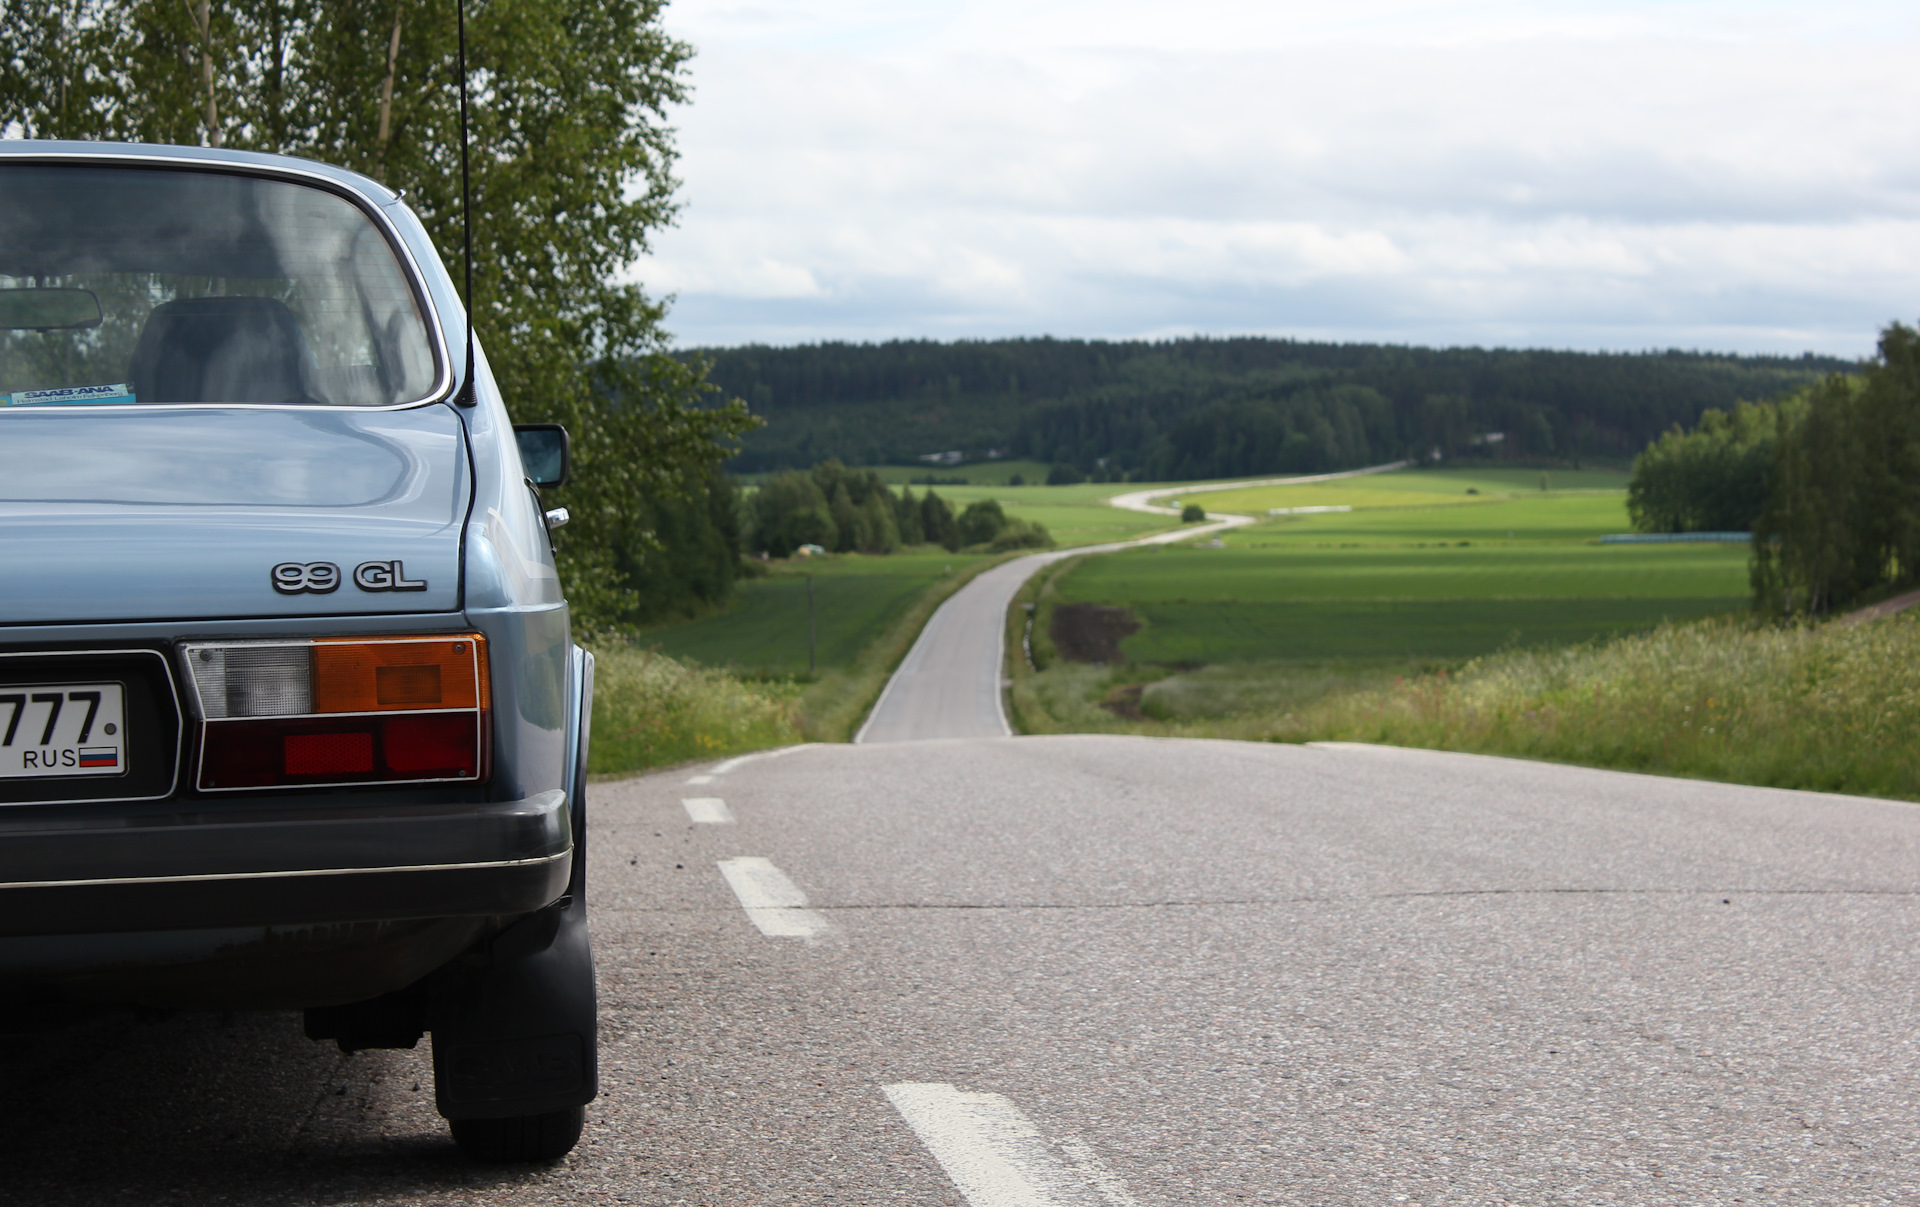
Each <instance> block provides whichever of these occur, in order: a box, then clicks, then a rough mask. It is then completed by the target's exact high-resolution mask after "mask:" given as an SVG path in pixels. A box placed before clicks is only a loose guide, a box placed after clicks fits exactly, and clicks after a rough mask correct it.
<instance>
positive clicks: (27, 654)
mask: <svg viewBox="0 0 1920 1207" xmlns="http://www.w3.org/2000/svg"><path fill="white" fill-rule="evenodd" d="M135 654H146V655H148V656H149V657H153V658H158V659H159V660H160V677H161V678H162V679H165V680H166V681H167V694H168V695H170V696H172V697H173V716H174V723H175V725H176V726H177V727H178V731H177V732H176V733H175V735H174V751H173V778H172V779H171V780H169V781H168V782H167V790H166V791H165V792H162V793H160V794H159V795H158V796H84V797H80V798H78V799H73V800H61V799H54V800H15V801H7V802H6V803H5V804H0V809H18V808H22V807H26V806H32V805H111V804H116V803H120V802H125V801H142V800H165V799H167V798H168V797H169V796H172V795H173V794H174V793H175V792H177V791H178V790H179V788H180V772H181V770H182V769H183V764H185V763H186V761H187V752H186V743H185V742H183V741H181V740H180V739H181V738H182V737H184V736H185V732H186V728H187V720H188V717H187V710H186V706H185V705H183V704H182V703H181V701H180V685H179V684H178V683H176V682H174V678H173V666H172V664H171V663H170V661H169V660H168V658H167V656H166V655H165V654H163V653H161V652H160V651H159V650H147V649H131V650H129V649H118V650H112V649H108V650H0V658H101V657H116V658H125V657H129V656H131V655H135ZM196 703H197V701H196ZM127 754H128V756H129V758H128V761H129V762H131V761H132V758H131V756H132V754H133V750H132V748H131V747H129V748H128V750H127ZM128 770H132V768H128ZM22 778H27V777H22ZM59 778H61V779H63V780H65V781H71V780H73V779H78V778H82V777H78V776H63V777H59ZM97 778H99V779H108V778H114V779H118V778H119V777H118V776H113V777H108V776H99V777H97Z"/></svg>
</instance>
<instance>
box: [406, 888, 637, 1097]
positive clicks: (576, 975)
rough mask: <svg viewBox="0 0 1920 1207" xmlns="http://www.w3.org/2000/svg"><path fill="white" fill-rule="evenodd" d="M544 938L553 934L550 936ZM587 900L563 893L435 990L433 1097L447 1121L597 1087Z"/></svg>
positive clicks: (587, 1093) (575, 1094)
mask: <svg viewBox="0 0 1920 1207" xmlns="http://www.w3.org/2000/svg"><path fill="white" fill-rule="evenodd" d="M549 940H550V941H549ZM596 1014H597V1002H596V999H595V993H594V984H593V951H592V949H591V948H590V947H589V946H588V943H587V909H586V902H585V901H584V900H582V899H580V898H578V897H574V898H571V899H566V900H564V903H563V904H561V905H557V906H550V907H549V908H548V909H545V910H542V911H540V912H539V913H537V914H533V915H530V916H528V917H527V918H524V919H522V920H521V921H520V922H519V923H518V924H516V925H515V926H513V927H511V928H509V929H508V930H507V931H505V932H504V933H502V934H501V935H500V937H499V938H498V939H497V940H495V942H494V946H493V959H492V961H491V962H490V966H488V967H486V968H482V969H475V970H472V971H470V972H469V973H467V975H465V976H463V977H461V978H459V980H458V982H457V983H456V984H450V985H447V986H446V987H445V988H444V989H442V991H441V992H440V993H437V994H435V1002H434V1006H433V1018H432V1030H433V1081H434V1098H435V1104H436V1105H437V1106H438V1107H439V1110H440V1113H441V1114H442V1115H444V1116H445V1117H447V1118H448V1119H505V1118H511V1117H514V1116H520V1115H542V1114H546V1113H548V1112H551V1111H561V1110H567V1109H570V1108H572V1107H576V1106H581V1105H583V1104H585V1103H587V1102H590V1101H592V1100H593V1098H594V1096H595V1094H597V1093H598V1092H599V1044H598V1042H597V1035H596V1022H595V1019H596Z"/></svg>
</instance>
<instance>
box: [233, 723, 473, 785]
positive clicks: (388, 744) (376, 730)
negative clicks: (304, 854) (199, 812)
mask: <svg viewBox="0 0 1920 1207" xmlns="http://www.w3.org/2000/svg"><path fill="white" fill-rule="evenodd" d="M486 716H487V714H486V713H484V712H446V713H388V714H382V715H379V716H371V717H353V718H351V719H349V718H346V717H299V718H295V717H288V718H285V719H280V720H229V721H208V722H206V737H205V741H204V743H203V745H202V746H201V749H200V787H201V788H203V789H207V788H211V789H232V788H270V787H274V786H276V785H286V786H289V787H299V786H303V785H309V784H312V785H320V784H380V783H396V782H404V781H407V780H477V779H483V778H485V776H486V774H487V766H486V753H485V750H486V748H485V746H484V745H483V741H484V739H483V736H482V735H483V733H484V731H485V728H486ZM349 726H351V728H349Z"/></svg>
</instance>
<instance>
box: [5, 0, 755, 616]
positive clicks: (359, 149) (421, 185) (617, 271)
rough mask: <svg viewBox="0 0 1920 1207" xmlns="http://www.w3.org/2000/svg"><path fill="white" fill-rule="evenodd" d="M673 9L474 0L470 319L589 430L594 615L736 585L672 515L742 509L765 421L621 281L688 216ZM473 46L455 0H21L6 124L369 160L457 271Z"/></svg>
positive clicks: (80, 135)
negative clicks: (721, 395) (463, 107)
mask: <svg viewBox="0 0 1920 1207" xmlns="http://www.w3.org/2000/svg"><path fill="white" fill-rule="evenodd" d="M660 9H661V0H470V3H469V4H468V21H467V39H468V51H467V58H468V66H469V81H470V88H471V98H472V101H471V133H472V144H471V148H472V149H471V154H472V193H473V214H474V222H473V229H472V232H471V233H472V240H473V252H474V263H473V293H474V296H473V298H472V299H471V308H472V313H473V320H474V326H475V330H476V332H477V333H478V335H479V338H480V340H481V341H482V343H483V344H484V346H485V347H486V348H487V349H488V351H489V353H490V358H489V359H490V362H491V365H492V369H493V373H494V376H495V378H496V379H497V380H498V381H499V383H500V386H501V389H502V391H503V393H504V394H505V396H506V399H507V402H508V406H509V409H510V410H511V411H512V412H513V415H514V418H515V420H516V421H520V422H535V421H551V422H559V423H564V424H566V425H567V426H568V428H569V429H570V430H571V431H572V433H573V436H574V457H575V461H574V464H575V471H576V477H575V482H574V484H571V485H569V486H567V487H566V488H564V490H563V491H562V492H561V496H560V498H559V499H558V500H557V501H558V502H561V503H564V504H565V505H566V506H567V508H568V509H569V511H570V512H571V513H572V516H573V522H572V523H571V524H570V525H569V526H568V527H567V528H565V529H563V530H561V532H560V533H559V545H560V557H561V569H562V573H563V574H564V575H565V577H566V581H567V587H568V594H569V598H570V600H571V602H572V604H573V606H574V609H575V612H576V615H577V616H578V617H579V618H580V619H581V621H582V622H583V623H584V624H585V625H586V626H587V627H589V628H594V627H615V626H621V625H626V624H631V623H635V622H640V621H644V620H648V619H652V618H655V617H656V616H658V615H659V614H660V613H661V610H662V607H663V603H662V584H663V583H668V582H671V583H673V584H674V586H673V588H672V589H671V590H668V591H666V592H665V596H666V597H669V598H675V599H680V600H682V601H683V602H684V600H687V599H694V598H699V597H701V596H702V595H710V594H712V593H713V592H716V591H717V592H720V593H722V594H724V590H725V589H726V586H727V585H730V584H731V581H732V580H731V575H730V573H728V574H724V575H719V576H718V577H716V576H715V573H714V572H713V570H712V568H711V567H709V569H708V570H706V571H702V575H701V576H696V579H690V580H685V581H682V580H680V579H679V578H677V577H676V574H677V570H676V567H679V568H680V569H685V568H686V566H685V563H686V557H685V555H684V551H683V550H681V549H679V548H678V542H680V541H681V539H682V537H684V535H685V534H684V532H680V531H678V529H677V528H676V525H677V524H678V523H679V521H674V520H670V519H669V516H670V515H679V516H680V520H683V521H684V520H687V519H689V518H691V517H693V516H695V515H699V514H706V515H713V516H717V515H719V514H721V512H722V511H724V510H726V509H725V508H722V507H719V506H718V501H719V500H720V499H721V498H722V496H723V495H725V497H727V498H731V496H730V495H726V494H725V492H726V491H727V490H728V489H729V488H727V487H726V486H725V484H724V483H723V482H722V481H721V479H720V478H718V477H717V476H716V475H714V474H713V473H711V472H709V471H710V470H711V468H712V467H714V466H716V465H717V464H718V463H719V462H720V461H721V460H722V459H724V458H725V457H726V456H727V455H729V454H730V453H731V451H732V443H733V441H734V439H735V438H736V437H737V436H738V435H739V434H740V433H741V432H743V431H745V430H747V429H748V428H749V427H750V426H751V425H752V420H751V419H750V418H749V417H748V416H747V415H746V413H745V410H744V408H743V407H741V406H740V405H738V404H737V403H736V404H728V405H722V406H713V405H710V394H711V392H712V391H711V387H710V386H709V385H708V384H707V382H706V379H705V371H704V367H703V365H702V364H701V362H700V361H699V360H698V359H686V358H675V357H672V356H669V355H667V352H666V339H665V336H664V334H663V332H662V331H661V328H660V322H661V319H662V316H663V309H662V307H661V305H660V304H659V303H658V302H656V301H654V300H652V299H650V298H648V297H647V296H646V295H645V294H644V293H643V292H642V290H641V288H640V287H639V286H638V285H636V284H633V283H631V282H630V281H626V280H623V279H622V278H623V274H625V273H626V272H627V270H628V268H629V266H630V265H631V264H632V263H633V262H634V260H635V259H636V258H637V257H638V256H639V255H640V254H641V253H642V252H644V251H645V250H646V248H647V241H648V236H649V234H650V232H652V231H654V230H657V229H658V228H659V227H661V226H662V225H664V224H665V223H667V222H669V221H671V220H672V218H673V215H674V205H673V201H672V192H673V187H674V180H673V176H672V164H673V159H674V151H673V143H672V131H671V129H670V128H669V127H668V126H667V125H666V124H665V111H666V107H667V106H669V105H671V104H673V103H676V102H680V101H684V100H685V99H686V97H687V87H686V64H687V60H688V58H689V56H690V54H691V51H690V49H689V48H688V47H687V46H686V45H685V44H684V43H681V42H678V41H675V40H674V39H672V38H670V37H668V36H667V35H666V34H665V33H664V32H663V31H662V29H661V28H660V23H659V17H660ZM456 50H457V45H456V27H455V9H454V7H453V5H452V4H451V3H448V2H447V0H432V2H427V0H311V2H304V0H303V2H299V3H296V2H295V0H125V2H120V3H116V2H113V0H6V19H5V21H4V23H3V24H0V127H5V128H9V129H12V130H13V131H15V132H18V133H21V134H24V135H26V136H28V137H40V138H77V139H102V138H104V139H121V140H129V141H140V142H161V143H183V144H211V145H216V146H225V147H231V148H240V149H250V150H260V151H272V152H279V153H284V154H292V155H301V156H306V157H310V158H313V159H319V160H323V161H326V162H328V163H333V164H338V165H341V166H343V167H347V168H352V169H354V170H357V171H360V172H363V173H365V174H367V175H369V176H372V177H374V178H376V179H379V180H382V181H384V182H385V183H387V184H388V185H390V186H392V187H394V188H398V189H400V190H402V191H403V192H404V194H405V196H406V199H407V202H408V204H409V205H410V206H411V207H412V208H413V209H414V211H415V212H416V213H418V214H419V215H420V218H421V220H422V222H423V223H424V224H425V225H426V228H427V230H428V232H429V233H430V234H431V236H432V237H433V240H434V243H435V245H436V246H437V247H438V248H439V250H440V253H441V257H442V258H443V259H444V260H445V261H446V263H447V265H448V268H449V269H450V270H451V271H452V273H453V275H454V279H455V280H456V281H460V280H462V279H463V275H464V268H465V264H464V261H463V251H462V233H463V232H462V223H461V207H460V143H459V111H458V103H457V92H456V87H457V83H458V79H457V57H456ZM716 492H718V493H716ZM683 505H685V506H684V507H683ZM686 507H690V508H691V509H692V510H690V511H689V510H686V509H685V508H686ZM676 508H680V509H681V510H680V511H676V510H675V509H676ZM670 530H672V531H674V532H675V535H674V542H671V543H670V542H669V541H668V540H667V539H665V538H666V535H667V534H668V533H669V532H670ZM707 535H708V536H711V535H712V534H710V533H709V534H707ZM703 540H705V538H704V537H703ZM706 543H709V544H710V543H711V542H710V541H708V542H706ZM675 606H678V605H675Z"/></svg>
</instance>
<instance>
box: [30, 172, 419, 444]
mask: <svg viewBox="0 0 1920 1207" xmlns="http://www.w3.org/2000/svg"><path fill="white" fill-rule="evenodd" d="M103 161H105V162H112V163H115V164H118V165H141V166H146V167H158V168H173V169H175V170H179V168H180V166H181V165H183V164H184V165H187V170H189V171H202V170H208V169H210V170H213V171H217V172H225V173H228V174H229V175H235V176H262V177H267V178H269V179H271V178H273V177H297V178H299V180H300V182H301V183H302V184H307V185H309V186H310V187H314V188H322V189H325V190H326V191H327V192H329V193H332V194H334V195H335V196H337V197H342V198H344V199H346V200H347V201H348V202H349V203H350V204H352V205H354V206H357V207H358V208H359V209H360V210H361V211H363V212H366V213H368V216H369V217H371V218H373V219H374V221H375V222H376V223H377V224H378V225H379V228H380V230H381V232H382V233H383V234H385V235H386V237H387V245H388V246H389V247H391V248H392V249H393V250H394V252H395V253H396V254H397V255H398V256H399V257H400V261H401V263H402V264H403V265H404V266H405V268H406V269H407V270H408V272H409V273H410V275H411V280H410V283H411V284H412V286H413V289H414V296H415V298H416V300H418V301H419V302H421V303H424V305H425V309H426V316H425V317H426V319H427V326H428V327H429V328H431V332H430V338H432V339H433V340H434V341H435V347H436V348H437V350H438V352H439V357H438V360H439V366H438V372H437V373H436V374H435V377H434V382H433V386H432V387H431V388H430V389H429V390H428V391H427V393H426V394H425V395H424V396H422V397H420V398H416V399H414V400H413V401H411V402H393V403H387V404H385V405H384V406H377V407H356V406H353V405H352V404H339V403H335V404H331V405H335V406H343V407H344V408H345V409H348V410H355V411H398V410H403V409H405V408H407V407H417V406H422V405H424V404H427V403H435V402H451V401H453V394H454V380H453V347H452V345H450V344H449V343H448V342H447V332H446V328H445V327H444V326H443V325H442V324H441V322H440V308H439V306H437V305H435V304H434V300H433V290H431V289H429V288H427V279H426V273H424V272H422V271H421V269H420V261H419V260H417V259H415V258H414V254H413V249H412V248H411V247H409V246H407V241H406V239H405V238H403V237H402V236H401V234H400V228H399V227H397V226H395V225H394V223H393V219H391V218H389V217H388V216H387V212H386V206H384V205H382V204H381V203H379V202H378V201H376V200H375V199H374V198H372V197H369V196H367V194H365V193H364V192H362V191H361V190H359V189H357V188H354V187H352V186H350V185H348V184H347V183H346V182H345V181H342V180H338V179H336V178H334V177H332V176H329V175H327V174H326V173H324V172H315V171H313V170H311V169H309V168H302V167H298V166H286V167H282V166H280V165H278V164H275V165H271V166H269V165H267V164H256V163H244V162H236V161H234V160H231V159H217V158H213V157H201V156H191V155H142V154H138V153H128V152H125V151H103V152H100V153H98V154H94V153H87V154H78V153H75V152H71V151H44V152H39V151H36V152H29V153H25V154H20V155H7V156H4V157H0V164H7V163H59V164H99V163H102V162H103ZM337 170H338V171H343V172H346V171H351V169H348V168H340V169H337ZM355 175H358V173H355ZM375 183H377V182H375ZM382 187H385V186H382ZM394 202H395V203H400V204H403V203H401V202H400V199H399V197H398V195H396V196H395V198H394ZM107 405H108V406H109V407H111V406H112V405H113V404H111V403H109V404H107ZM133 405H135V406H139V407H140V409H141V410H154V409H156V408H164V407H186V408H192V409H196V410H200V409H209V408H218V409H222V410H224V409H227V408H229V407H245V408H248V409H253V410H275V411H303V410H304V411H310V410H312V409H313V408H312V407H311V406H295V405H289V404H285V403H266V402H240V403H218V402H170V403H148V404H145V405H141V404H133ZM11 410H13V408H12V407H0V414H6V413H7V412H9V411H11ZM32 410H33V408H31V407H26V408H22V411H23V412H30V411H32Z"/></svg>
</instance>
